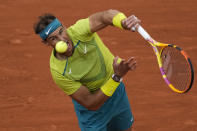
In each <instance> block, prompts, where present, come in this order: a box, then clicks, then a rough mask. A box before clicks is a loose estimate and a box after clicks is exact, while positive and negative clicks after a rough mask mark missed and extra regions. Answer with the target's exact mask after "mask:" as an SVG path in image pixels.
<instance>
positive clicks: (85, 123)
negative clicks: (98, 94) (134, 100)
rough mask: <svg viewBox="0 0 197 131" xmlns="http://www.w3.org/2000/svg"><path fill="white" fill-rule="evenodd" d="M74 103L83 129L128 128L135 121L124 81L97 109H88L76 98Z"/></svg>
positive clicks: (87, 130)
mask: <svg viewBox="0 0 197 131" xmlns="http://www.w3.org/2000/svg"><path fill="white" fill-rule="evenodd" d="M73 104H74V108H75V112H76V114H77V117H78V121H79V126H80V128H81V131H116V130H117V131H119V130H126V129H128V128H130V127H131V126H132V124H133V121H134V119H133V115H132V112H131V108H130V104H129V101H128V97H127V94H126V91H125V86H124V84H123V83H120V85H119V86H118V88H117V89H116V91H115V92H114V94H113V96H112V97H110V98H109V99H108V100H107V101H106V102H105V103H104V104H103V105H102V106H101V107H100V108H99V109H98V110H96V111H90V110H88V109H87V108H85V107H84V106H82V105H80V104H79V103H77V102H76V101H75V100H73Z"/></svg>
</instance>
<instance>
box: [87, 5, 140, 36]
mask: <svg viewBox="0 0 197 131" xmlns="http://www.w3.org/2000/svg"><path fill="white" fill-rule="evenodd" d="M120 13H122V12H120V11H118V10H113V9H110V10H106V11H103V12H98V13H95V14H92V15H91V16H90V17H89V20H90V30H91V32H92V33H94V32H97V31H99V30H101V29H103V28H105V27H107V26H108V25H112V26H114V23H113V18H114V17H115V16H117V15H118V14H120ZM118 19H119V16H118ZM120 22H121V26H122V27H123V29H126V30H131V27H136V28H137V27H138V25H139V23H140V20H139V19H138V18H136V17H135V16H134V15H131V16H129V17H125V18H123V17H121V18H120Z"/></svg>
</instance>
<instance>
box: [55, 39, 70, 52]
mask: <svg viewBox="0 0 197 131" xmlns="http://www.w3.org/2000/svg"><path fill="white" fill-rule="evenodd" d="M67 49H68V46H67V44H66V42H64V41H59V42H57V44H56V45H55V50H56V51H57V52H58V53H64V52H66V50H67Z"/></svg>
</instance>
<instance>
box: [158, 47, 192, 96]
mask: <svg viewBox="0 0 197 131" xmlns="http://www.w3.org/2000/svg"><path fill="white" fill-rule="evenodd" d="M163 45H164V44H163ZM166 45H167V46H166ZM160 62H161V66H160V71H161V74H162V76H163V78H164V80H165V82H166V83H167V84H168V86H169V87H170V88H171V89H172V90H173V91H174V92H177V93H186V92H188V91H189V90H190V89H191V87H192V84H193V80H194V69H193V66H192V62H191V60H190V58H189V56H188V55H187V53H186V52H185V51H183V50H182V49H181V48H180V47H178V46H176V45H172V44H165V46H162V49H161V50H160Z"/></svg>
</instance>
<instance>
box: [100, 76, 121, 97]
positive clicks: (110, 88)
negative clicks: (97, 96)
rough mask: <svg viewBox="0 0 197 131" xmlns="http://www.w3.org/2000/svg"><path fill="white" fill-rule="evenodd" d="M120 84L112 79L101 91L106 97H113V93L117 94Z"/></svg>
mask: <svg viewBox="0 0 197 131" xmlns="http://www.w3.org/2000/svg"><path fill="white" fill-rule="evenodd" d="M119 84H120V83H119V82H115V81H114V80H113V79H112V78H110V79H109V80H108V81H107V82H106V83H105V84H104V85H103V86H102V87H101V91H102V92H103V93H104V94H105V95H106V96H109V97H110V96H112V95H113V93H114V92H115V90H116V88H117V87H118V86H119Z"/></svg>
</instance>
